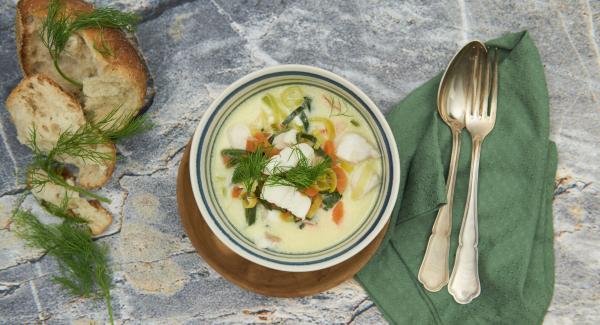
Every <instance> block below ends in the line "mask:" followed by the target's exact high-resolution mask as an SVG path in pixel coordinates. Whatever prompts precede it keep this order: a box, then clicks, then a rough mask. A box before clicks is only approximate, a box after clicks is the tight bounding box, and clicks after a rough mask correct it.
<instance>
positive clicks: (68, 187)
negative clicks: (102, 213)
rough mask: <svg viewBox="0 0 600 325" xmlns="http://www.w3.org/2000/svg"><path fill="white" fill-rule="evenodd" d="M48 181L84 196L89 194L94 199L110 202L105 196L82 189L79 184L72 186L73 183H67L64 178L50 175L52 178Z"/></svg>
mask: <svg viewBox="0 0 600 325" xmlns="http://www.w3.org/2000/svg"><path fill="white" fill-rule="evenodd" d="M50 181H51V182H53V183H55V184H58V185H61V186H62V187H64V188H66V189H69V190H71V191H75V192H77V193H79V194H83V195H85V196H89V197H91V198H93V199H96V200H98V201H100V202H104V203H111V200H109V199H107V198H105V197H103V196H100V195H98V194H95V193H92V192H90V191H86V190H84V189H82V188H81V187H79V186H73V185H71V184H69V183H67V182H66V181H64V179H63V180H62V181H61V179H55V178H54V177H52V179H51V180H50Z"/></svg>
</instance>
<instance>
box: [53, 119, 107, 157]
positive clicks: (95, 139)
mask: <svg viewBox="0 0 600 325" xmlns="http://www.w3.org/2000/svg"><path fill="white" fill-rule="evenodd" d="M110 143H111V141H110V140H109V139H107V138H106V137H104V136H102V134H101V133H100V132H98V130H96V129H95V128H94V127H93V125H92V124H90V123H86V124H84V125H83V126H82V127H80V128H79V129H77V130H76V131H74V132H73V131H71V130H66V131H64V132H61V133H60V135H59V136H58V140H57V141H56V144H55V145H54V147H53V148H52V149H51V150H50V152H48V158H49V159H50V160H56V159H57V158H59V157H67V156H68V157H73V158H79V159H81V160H83V161H93V162H95V163H98V164H101V163H103V162H105V161H107V160H111V159H112V155H111V154H110V153H108V152H100V151H98V149H97V148H96V147H97V146H99V145H105V144H110Z"/></svg>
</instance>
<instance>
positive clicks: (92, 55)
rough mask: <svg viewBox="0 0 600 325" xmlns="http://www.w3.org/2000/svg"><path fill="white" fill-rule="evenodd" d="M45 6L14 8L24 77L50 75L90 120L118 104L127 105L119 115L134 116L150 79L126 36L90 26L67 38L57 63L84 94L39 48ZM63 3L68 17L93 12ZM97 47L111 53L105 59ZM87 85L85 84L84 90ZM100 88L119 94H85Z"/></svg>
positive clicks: (32, 1) (70, 0) (31, 2)
mask: <svg viewBox="0 0 600 325" xmlns="http://www.w3.org/2000/svg"><path fill="white" fill-rule="evenodd" d="M48 3H49V1H48V0H20V1H19V3H18V4H17V19H16V26H15V32H16V40H17V52H18V57H19V63H20V66H21V70H22V71H23V74H24V75H25V76H29V75H32V74H36V73H43V74H47V75H48V76H50V77H51V78H52V79H53V80H55V81H56V82H57V83H58V84H59V85H60V86H61V87H62V88H63V89H64V90H66V91H68V92H70V93H71V94H73V95H75V96H76V97H77V98H78V99H79V100H80V101H81V102H82V106H83V109H84V112H85V113H86V116H87V117H88V118H90V117H92V118H94V119H96V120H98V119H101V118H103V117H104V116H105V115H106V114H107V113H108V112H110V111H111V110H112V109H114V108H116V107H113V106H114V105H115V103H117V102H118V103H119V104H123V103H125V104H126V105H123V107H121V108H120V109H119V114H117V117H118V116H121V115H130V114H137V113H138V112H139V110H140V109H141V108H142V106H143V104H144V97H145V95H146V84H147V78H148V75H147V71H146V68H145V66H144V64H143V61H142V59H141V57H140V55H139V53H138V51H137V50H136V49H135V47H134V46H133V45H132V44H131V43H130V42H129V41H128V40H127V37H126V36H125V34H123V33H122V32H121V31H119V30H115V29H109V28H106V29H102V30H100V29H93V28H92V29H85V30H81V31H79V32H77V33H75V35H73V36H71V38H70V39H69V42H70V43H71V44H70V45H67V49H66V50H65V52H69V55H63V56H61V60H60V62H59V65H60V66H61V68H62V69H63V70H64V71H65V73H66V74H67V75H70V76H71V77H73V78H75V79H77V80H79V81H81V82H83V84H84V87H83V93H82V89H79V88H77V87H75V86H74V85H72V84H70V83H69V82H68V81H66V80H65V79H63V78H62V77H60V75H59V74H58V73H57V72H56V71H55V68H54V67H53V65H52V59H51V57H50V55H49V53H48V51H47V50H46V48H45V47H43V45H41V42H40V39H39V35H38V33H39V29H40V28H41V22H42V21H43V19H45V17H46V14H47V7H48ZM62 4H63V6H64V7H63V8H64V10H65V12H66V13H76V12H89V11H91V10H93V9H94V6H93V5H91V4H88V3H85V2H83V1H81V0H65V1H63V2H62ZM101 44H106V45H107V47H108V48H109V49H110V50H111V52H112V55H106V56H105V55H103V54H102V53H100V52H98V51H97V50H96V49H94V46H96V47H101ZM69 46H71V47H73V48H69ZM111 83H112V84H111ZM87 84H89V86H87V87H86V85H87ZM103 85H108V86H109V87H112V89H115V88H116V89H119V90H120V93H119V94H118V96H116V98H113V99H112V100H107V99H106V98H107V97H110V95H108V96H106V95H103V96H99V95H96V96H94V95H89V96H88V94H86V88H87V89H89V90H93V91H94V92H98V91H99V90H98V89H101V88H102V86H103ZM100 91H102V90H100ZM103 100H104V101H106V103H104V102H102V101H103ZM103 104H104V105H103ZM107 106H108V107H107ZM117 107H118V106H117Z"/></svg>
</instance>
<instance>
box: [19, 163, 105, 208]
mask: <svg viewBox="0 0 600 325" xmlns="http://www.w3.org/2000/svg"><path fill="white" fill-rule="evenodd" d="M36 167H38V166H37V165H36V164H35V163H32V164H31V165H30V166H29V168H28V170H27V176H26V177H27V183H28V184H29V186H30V187H31V188H32V189H37V190H42V189H43V188H44V186H46V184H48V183H52V184H56V185H58V186H62V187H64V188H65V189H67V190H70V191H73V192H77V193H79V194H81V195H83V196H87V197H90V198H92V199H95V200H98V201H100V202H104V203H111V200H110V199H108V198H105V197H104V196H101V195H98V194H96V193H92V192H90V191H88V190H86V189H84V188H82V187H80V186H77V185H74V184H70V183H69V182H67V181H66V180H65V178H64V177H63V176H62V173H61V172H60V171H61V170H64V169H65V167H64V165H62V164H60V163H56V164H53V165H52V166H48V165H46V164H43V165H41V166H40V168H36ZM43 168H47V169H43Z"/></svg>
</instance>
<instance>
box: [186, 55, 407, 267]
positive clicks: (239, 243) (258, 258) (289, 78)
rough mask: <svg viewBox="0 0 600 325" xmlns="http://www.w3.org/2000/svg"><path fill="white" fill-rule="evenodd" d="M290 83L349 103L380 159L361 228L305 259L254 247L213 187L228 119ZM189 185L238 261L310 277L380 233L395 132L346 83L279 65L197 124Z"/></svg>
mask: <svg viewBox="0 0 600 325" xmlns="http://www.w3.org/2000/svg"><path fill="white" fill-rule="evenodd" d="M290 83H303V84H308V85H312V86H317V87H321V88H324V89H327V90H329V91H331V92H333V93H336V94H337V95H338V96H340V97H342V98H344V99H346V100H347V101H348V102H349V103H351V104H352V105H353V106H354V107H355V108H356V109H357V110H358V112H359V113H360V114H361V115H363V117H364V118H365V120H366V121H367V122H368V123H369V125H370V127H371V128H372V130H373V133H374V134H375V138H376V141H377V143H376V145H377V146H378V148H379V150H380V152H381V153H382V156H381V158H382V166H383V167H382V179H383V181H382V184H381V186H380V188H379V191H380V193H379V196H378V199H377V201H376V203H375V205H374V208H373V209H372V210H371V212H370V213H369V216H368V217H367V218H365V220H364V221H363V223H362V224H361V225H360V226H359V227H358V228H357V230H356V231H355V232H354V233H352V234H351V235H350V236H348V237H347V238H345V239H343V240H341V241H340V242H338V243H337V244H335V245H333V246H331V247H328V248H326V249H323V250H320V251H316V252H310V253H306V254H297V253H295V254H285V253H281V252H276V251H272V250H265V249H261V248H258V247H256V245H254V243H253V242H252V241H251V240H249V239H248V238H246V237H244V236H243V235H242V233H241V232H240V231H239V230H238V229H236V228H235V226H234V225H233V224H232V223H231V222H230V221H229V219H228V218H227V216H226V215H225V214H224V212H223V209H222V208H220V207H219V202H218V200H217V199H216V197H215V195H214V193H215V190H214V188H213V185H212V182H211V181H210V177H209V175H210V170H209V168H210V166H211V161H212V159H220V156H219V154H218V153H215V152H213V148H214V143H215V138H216V135H217V133H218V130H219V128H220V126H221V125H222V124H223V121H224V119H225V118H226V117H227V116H228V115H229V113H231V112H232V111H233V110H235V109H236V108H237V107H238V106H239V104H240V103H242V102H243V101H244V100H245V99H247V98H249V97H250V96H252V95H253V94H255V93H257V92H260V91H263V90H265V89H269V88H272V87H277V86H280V85H284V84H290ZM190 179H191V182H192V188H193V191H194V198H195V199H196V202H197V204H198V208H199V209H200V212H201V214H202V216H203V217H204V220H205V221H206V223H207V224H208V225H209V227H210V229H211V230H212V231H213V232H214V233H215V235H216V236H217V237H218V238H219V239H220V240H221V241H222V242H223V243H224V244H225V245H227V247H229V248H230V249H231V250H233V251H234V252H236V253H237V254H239V255H240V256H242V257H244V258H246V259H248V260H250V261H252V262H254V263H257V264H260V265H263V266H266V267H269V268H272V269H276V270H281V271H289V272H307V271H314V270H319V269H324V268H327V267H331V266H333V265H335V264H338V263H341V262H343V261H345V260H347V259H349V258H350V257H352V256H354V255H355V254H356V253H358V252H360V251H361V250H362V249H363V248H365V247H366V246H367V245H368V244H369V243H370V242H371V241H372V240H373V239H374V238H375V237H376V236H377V234H378V233H379V232H380V231H381V230H382V228H383V227H384V226H385V224H386V223H387V221H388V220H389V217H390V215H391V213H392V209H393V207H394V204H395V202H396V198H397V194H398V187H399V180H400V162H399V158H398V151H397V147H396V143H395V141H394V137H393V135H392V132H391V130H390V128H389V126H388V124H387V122H386V120H385V118H384V117H383V115H382V114H381V112H380V110H379V109H378V108H377V106H375V104H374V103H373V101H371V99H369V97H367V95H365V94H364V93H363V92H362V91H361V90H360V89H358V87H356V86H355V85H353V84H352V83H350V82H348V81H347V80H345V79H344V78H342V77H340V76H338V75H336V74H334V73H332V72H329V71H326V70H323V69H319V68H315V67H311V66H305V65H280V66H274V67H269V68H266V69H263V70H260V71H256V72H253V73H251V74H249V75H247V76H245V77H243V78H241V79H239V80H238V81H236V82H234V83H233V84H232V85H231V86H229V87H227V89H225V91H223V93H222V94H221V95H220V96H219V97H218V98H217V99H216V100H215V101H214V102H213V103H212V105H211V106H210V107H209V108H208V110H207V111H206V112H205V113H204V115H203V116H202V120H201V121H200V123H199V124H198V127H197V128H196V131H195V133H194V137H193V139H192V147H191V154H190Z"/></svg>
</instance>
